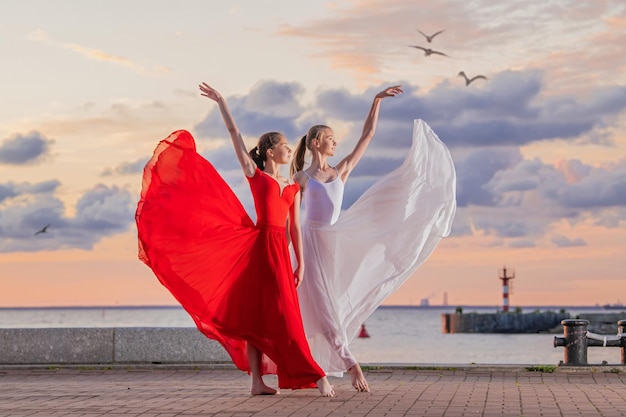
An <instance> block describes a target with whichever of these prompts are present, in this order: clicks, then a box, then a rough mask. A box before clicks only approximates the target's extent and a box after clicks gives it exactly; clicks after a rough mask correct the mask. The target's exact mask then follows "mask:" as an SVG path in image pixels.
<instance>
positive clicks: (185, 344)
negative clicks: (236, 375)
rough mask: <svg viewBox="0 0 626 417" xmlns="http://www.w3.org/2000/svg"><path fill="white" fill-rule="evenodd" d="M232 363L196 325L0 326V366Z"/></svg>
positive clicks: (222, 350) (221, 348)
mask: <svg viewBox="0 0 626 417" xmlns="http://www.w3.org/2000/svg"><path fill="white" fill-rule="evenodd" d="M231 362H232V361H231V359H230V357H229V356H228V354H227V353H226V351H225V350H224V348H223V347H222V346H221V345H220V344H219V343H217V342H216V341H214V340H211V339H207V338H206V337H205V336H204V335H203V334H202V333H200V332H199V331H198V329H196V328H195V327H183V328H180V327H177V328H175V327H116V328H43V329H0V365H16V364H128V363H155V364H159V363H171V364H185V363H231Z"/></svg>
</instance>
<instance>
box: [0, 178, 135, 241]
mask: <svg viewBox="0 0 626 417" xmlns="http://www.w3.org/2000/svg"><path fill="white" fill-rule="evenodd" d="M59 186H60V184H59V182H58V181H56V180H49V181H44V182H42V183H38V184H28V183H24V184H12V183H9V184H0V193H2V192H3V191H2V190H5V191H6V190H10V192H9V193H8V194H6V193H5V194H4V198H2V199H0V231H1V233H0V253H8V252H36V251H40V250H56V249H68V248H78V249H85V250H89V249H92V248H93V245H94V244H95V243H96V242H98V241H99V240H101V239H102V238H103V237H106V236H109V235H113V234H116V233H122V232H125V231H126V230H128V228H129V226H130V225H131V224H132V223H133V221H134V217H133V216H134V210H135V207H136V199H135V198H134V197H133V196H132V195H131V193H130V192H129V191H127V190H124V189H121V188H118V187H115V186H113V187H109V186H105V185H96V186H94V187H93V188H91V189H89V190H87V191H85V193H84V194H83V195H82V196H81V197H80V198H79V200H78V202H77V204H76V209H75V212H76V214H75V215H74V216H67V215H66V207H65V204H64V203H63V202H62V201H61V200H60V199H59V198H58V197H57V196H56V195H55V192H56V190H57V188H58V187H59ZM47 224H50V225H51V226H50V227H49V228H48V230H47V232H46V233H45V234H39V235H35V232H36V231H37V230H39V229H41V228H42V227H43V226H45V225H47Z"/></svg>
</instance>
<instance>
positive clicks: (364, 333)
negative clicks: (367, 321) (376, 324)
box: [359, 324, 370, 337]
mask: <svg viewBox="0 0 626 417" xmlns="http://www.w3.org/2000/svg"><path fill="white" fill-rule="evenodd" d="M359 337H370V335H369V333H367V330H365V325H364V324H361V331H360V332H359Z"/></svg>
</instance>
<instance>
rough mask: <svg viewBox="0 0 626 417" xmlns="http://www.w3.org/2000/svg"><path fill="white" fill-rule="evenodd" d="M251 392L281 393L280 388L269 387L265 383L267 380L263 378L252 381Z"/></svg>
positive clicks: (258, 393) (256, 393) (253, 393)
mask: <svg viewBox="0 0 626 417" xmlns="http://www.w3.org/2000/svg"><path fill="white" fill-rule="evenodd" d="M250 394H252V395H276V394H280V392H279V391H278V390H275V389H274V388H271V387H268V386H267V385H265V382H263V380H262V379H261V380H260V381H254V380H253V381H252V386H251V387H250Z"/></svg>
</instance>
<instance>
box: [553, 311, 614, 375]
mask: <svg viewBox="0 0 626 417" xmlns="http://www.w3.org/2000/svg"><path fill="white" fill-rule="evenodd" d="M624 322H625V324H626V320H625V321H624ZM561 324H562V325H563V336H562V337H561V336H555V337H554V347H557V346H563V347H565V349H563V350H564V352H565V354H564V360H563V365H587V327H588V326H589V320H582V319H566V320H561Z"/></svg>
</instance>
